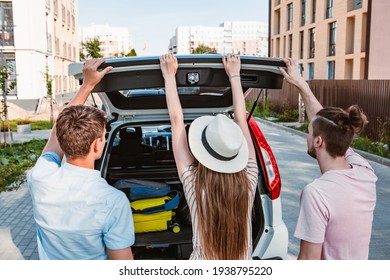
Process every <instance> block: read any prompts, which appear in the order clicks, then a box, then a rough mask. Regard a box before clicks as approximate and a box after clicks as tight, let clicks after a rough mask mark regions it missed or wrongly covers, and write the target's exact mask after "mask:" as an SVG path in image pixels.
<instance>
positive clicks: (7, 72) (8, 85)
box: [0, 65, 16, 146]
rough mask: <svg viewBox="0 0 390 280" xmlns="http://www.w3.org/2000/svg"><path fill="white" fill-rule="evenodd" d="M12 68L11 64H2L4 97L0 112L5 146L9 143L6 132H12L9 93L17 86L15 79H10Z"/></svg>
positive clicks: (0, 80)
mask: <svg viewBox="0 0 390 280" xmlns="http://www.w3.org/2000/svg"><path fill="white" fill-rule="evenodd" d="M12 70H13V69H12V68H11V67H10V66H9V65H3V66H0V89H1V92H2V94H3V99H2V100H1V109H0V114H1V127H2V130H4V146H6V145H7V137H6V132H8V134H11V126H10V124H9V118H8V105H7V95H8V94H9V92H10V91H11V90H13V89H14V88H15V86H16V82H15V81H11V82H10V81H9V78H10V76H11V73H12ZM6 126H7V128H6ZM10 145H11V143H10Z"/></svg>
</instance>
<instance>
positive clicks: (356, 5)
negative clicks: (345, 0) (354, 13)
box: [353, 0, 363, 10]
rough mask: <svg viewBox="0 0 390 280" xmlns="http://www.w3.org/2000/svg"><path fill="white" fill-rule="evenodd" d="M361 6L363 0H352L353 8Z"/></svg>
mask: <svg viewBox="0 0 390 280" xmlns="http://www.w3.org/2000/svg"><path fill="white" fill-rule="evenodd" d="M362 7H363V0H354V3H353V8H354V9H355V10H356V9H360V8H362Z"/></svg>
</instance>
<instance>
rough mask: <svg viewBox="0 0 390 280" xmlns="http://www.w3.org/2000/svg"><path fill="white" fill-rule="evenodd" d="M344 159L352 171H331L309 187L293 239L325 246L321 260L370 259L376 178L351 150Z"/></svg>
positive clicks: (364, 162) (372, 171) (306, 189)
mask: <svg viewBox="0 0 390 280" xmlns="http://www.w3.org/2000/svg"><path fill="white" fill-rule="evenodd" d="M345 158H346V160H347V162H348V163H349V164H351V165H352V168H351V169H345V170H331V171H328V172H325V173H324V174H322V176H321V177H320V178H318V179H316V180H314V181H313V182H312V183H310V184H308V185H307V186H306V187H305V188H304V190H303V191H302V194H301V207H300V212H299V217H298V222H297V226H296V229H295V234H294V236H295V237H296V238H299V239H302V240H305V241H308V242H311V243H323V245H322V255H321V259H324V260H341V259H344V260H355V259H368V250H369V244H370V238H371V227H372V219H373V213H374V208H375V203H376V189H375V188H376V181H377V177H376V175H375V174H374V170H373V169H372V167H371V166H370V165H369V163H368V162H367V161H366V160H365V159H363V158H362V157H361V156H360V155H358V154H357V153H355V152H354V151H353V150H352V149H348V151H347V153H346V155H345Z"/></svg>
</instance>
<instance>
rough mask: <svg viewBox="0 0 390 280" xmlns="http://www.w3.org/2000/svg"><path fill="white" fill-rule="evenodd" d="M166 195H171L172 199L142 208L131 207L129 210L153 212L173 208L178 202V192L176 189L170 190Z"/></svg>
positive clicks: (141, 212)
mask: <svg viewBox="0 0 390 280" xmlns="http://www.w3.org/2000/svg"><path fill="white" fill-rule="evenodd" d="M168 195H169V196H170V197H172V199H171V200H169V201H168V202H166V203H164V204H161V205H157V206H153V207H149V208H144V209H142V210H137V209H134V208H131V210H132V212H133V213H134V214H153V213H158V212H163V211H169V210H172V209H175V208H176V207H177V206H178V205H179V203H180V193H179V192H178V191H171V192H170V193H169V194H168Z"/></svg>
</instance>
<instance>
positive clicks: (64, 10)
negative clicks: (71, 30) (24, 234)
mask: <svg viewBox="0 0 390 280" xmlns="http://www.w3.org/2000/svg"><path fill="white" fill-rule="evenodd" d="M61 8H62V24H63V25H65V23H66V9H65V6H64V5H62V7H61Z"/></svg>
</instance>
